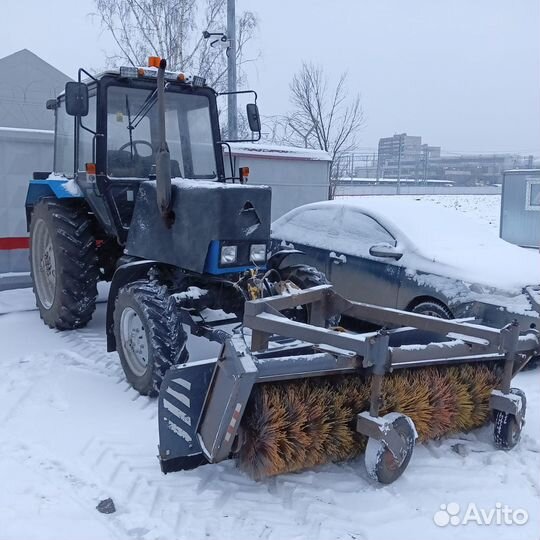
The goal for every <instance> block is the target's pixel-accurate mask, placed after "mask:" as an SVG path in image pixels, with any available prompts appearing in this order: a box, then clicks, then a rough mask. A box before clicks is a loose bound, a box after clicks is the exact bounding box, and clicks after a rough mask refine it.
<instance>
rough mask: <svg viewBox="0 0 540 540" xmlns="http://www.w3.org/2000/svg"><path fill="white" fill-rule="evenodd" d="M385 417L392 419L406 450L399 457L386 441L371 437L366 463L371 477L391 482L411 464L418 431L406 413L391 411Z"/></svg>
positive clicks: (386, 482)
mask: <svg viewBox="0 0 540 540" xmlns="http://www.w3.org/2000/svg"><path fill="white" fill-rule="evenodd" d="M383 419H387V420H391V424H392V427H393V429H394V430H395V431H396V433H397V434H398V435H399V437H400V438H401V440H402V441H403V445H404V452H403V454H402V455H401V456H400V457H399V458H397V457H396V456H394V454H393V453H392V451H391V450H390V448H389V447H388V446H387V445H386V444H385V443H384V442H382V441H379V440H377V439H374V438H372V437H370V438H369V439H368V443H367V447H366V456H365V463H366V469H367V472H368V475H369V476H370V478H372V479H373V480H376V481H377V482H380V483H381V484H391V483H392V482H394V481H395V480H397V479H398V478H399V477H400V476H401V475H402V474H403V471H404V470H405V469H406V468H407V466H408V465H409V461H410V460H411V457H412V454H413V450H414V443H415V441H416V431H415V429H414V424H413V422H412V420H411V419H410V418H409V417H407V416H405V415H404V414H397V413H390V414H387V415H386V416H384V417H383Z"/></svg>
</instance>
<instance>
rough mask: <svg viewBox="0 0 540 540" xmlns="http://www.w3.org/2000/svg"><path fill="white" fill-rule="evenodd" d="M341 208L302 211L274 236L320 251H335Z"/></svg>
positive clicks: (339, 227) (306, 209)
mask: <svg viewBox="0 0 540 540" xmlns="http://www.w3.org/2000/svg"><path fill="white" fill-rule="evenodd" d="M342 214H343V210H342V208H341V207H338V206H336V207H335V208H332V207H325V206H321V207H317V206H316V207H312V208H309V207H308V208H305V209H302V210H301V211H300V212H297V213H296V214H295V215H293V216H292V217H291V218H290V219H289V220H288V221H287V222H286V224H283V226H282V227H280V228H279V230H277V231H276V234H277V235H278V236H280V237H282V238H283V239H284V240H287V241H292V242H298V243H300V244H304V245H307V246H313V247H318V248H321V249H335V247H334V243H335V241H336V238H337V237H339V235H340V231H341V220H342Z"/></svg>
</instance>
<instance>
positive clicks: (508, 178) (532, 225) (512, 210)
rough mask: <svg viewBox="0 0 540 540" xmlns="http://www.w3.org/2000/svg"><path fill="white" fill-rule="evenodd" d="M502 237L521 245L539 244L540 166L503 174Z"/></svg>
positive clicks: (531, 245)
mask: <svg viewBox="0 0 540 540" xmlns="http://www.w3.org/2000/svg"><path fill="white" fill-rule="evenodd" d="M500 236H501V238H502V239H503V240H506V241H508V242H512V243H513V244H517V245H518V246H523V247H530V248H539V247H540V169H516V170H512V171H506V172H505V173H504V178H503V188H502V200H501V227H500Z"/></svg>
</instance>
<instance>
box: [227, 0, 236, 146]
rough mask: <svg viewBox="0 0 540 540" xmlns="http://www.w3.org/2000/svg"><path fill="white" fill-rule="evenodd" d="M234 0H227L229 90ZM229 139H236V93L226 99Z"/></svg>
mask: <svg viewBox="0 0 540 540" xmlns="http://www.w3.org/2000/svg"><path fill="white" fill-rule="evenodd" d="M235 3H236V0H227V37H228V38H229V49H228V50H227V54H228V58H227V83H228V88H227V90H228V91H229V92H236V5H235ZM227 119H228V128H229V130H228V131H229V134H228V135H229V137H228V138H229V139H238V126H237V120H238V116H237V101H236V94H233V95H229V96H228V101H227Z"/></svg>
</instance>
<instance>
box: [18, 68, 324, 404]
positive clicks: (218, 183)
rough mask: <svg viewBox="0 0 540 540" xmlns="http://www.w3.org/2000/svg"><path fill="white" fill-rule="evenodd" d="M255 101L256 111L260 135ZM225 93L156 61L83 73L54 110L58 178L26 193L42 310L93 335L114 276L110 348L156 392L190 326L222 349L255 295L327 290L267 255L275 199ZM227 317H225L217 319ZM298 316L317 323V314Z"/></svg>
mask: <svg viewBox="0 0 540 540" xmlns="http://www.w3.org/2000/svg"><path fill="white" fill-rule="evenodd" d="M82 77H86V79H85V80H84V81H82V80H81V79H82ZM245 93H247V91H246V92H245ZM252 94H253V95H254V96H255V100H254V103H251V104H249V105H247V108H246V113H247V118H248V123H249V127H250V129H251V131H252V132H253V136H252V139H250V140H253V139H256V140H258V138H260V130H261V126H260V118H259V113H258V108H257V105H256V97H257V96H256V94H255V93H254V92H252ZM217 95H218V94H217V93H216V92H215V91H214V90H213V89H212V88H209V87H208V86H207V85H206V84H205V81H204V80H203V79H202V78H200V77H193V78H192V79H189V78H187V77H186V76H185V75H184V74H183V73H176V72H171V71H167V69H166V62H165V61H164V60H160V59H159V58H153V59H151V62H150V65H149V67H140V68H135V67H122V68H120V69H119V70H114V71H107V72H105V73H103V74H102V75H100V76H97V77H94V76H93V75H91V74H90V73H88V72H86V71H85V70H83V69H81V70H79V77H78V82H69V83H67V84H66V88H65V92H64V93H62V94H61V95H60V96H59V97H58V98H57V99H54V100H51V101H49V102H47V108H48V109H52V110H54V112H55V117H56V129H55V147H54V148H55V149H54V172H37V173H34V178H33V180H31V182H30V185H29V188H28V194H27V198H26V215H27V223H28V230H29V232H30V239H31V248H30V261H31V273H32V280H33V287H34V292H35V296H36V301H37V306H38V308H39V312H40V314H41V317H42V319H43V321H44V322H45V324H47V325H48V326H49V327H51V328H56V329H58V330H69V329H74V328H80V327H83V326H84V325H86V324H87V323H88V322H89V321H90V319H91V318H92V314H93V312H94V310H95V305H96V297H97V283H98V281H100V280H107V281H111V286H110V292H109V298H108V305H107V322H106V332H107V349H108V351H114V350H117V351H118V354H119V356H120V360H121V363H122V366H123V369H124V371H125V374H126V378H127V380H128V381H129V382H130V383H131V384H132V385H133V387H134V388H135V389H137V390H138V391H139V392H140V393H141V394H145V395H156V394H157V392H158V390H159V387H160V384H161V382H162V380H163V377H164V376H165V373H166V371H167V370H168V369H169V368H170V367H171V366H173V365H177V364H182V363H184V362H186V361H187V359H188V352H187V349H186V341H187V335H186V332H185V330H184V326H183V325H184V324H188V325H189V326H190V327H191V330H192V332H194V333H195V334H197V335H203V336H206V337H208V338H210V339H213V340H216V341H223V340H224V339H225V336H226V334H225V333H224V332H223V330H222V329H220V328H223V326H224V325H230V324H232V323H236V322H240V321H241V319H242V317H243V311H244V304H245V302H246V301H247V300H253V299H256V298H262V297H267V296H274V295H279V294H282V293H283V292H287V291H290V290H291V288H296V289H305V288H309V287H311V286H314V285H320V284H323V283H325V282H326V280H325V277H324V275H322V274H320V273H319V272H317V271H316V270H315V269H313V268H310V267H306V266H303V265H294V266H287V267H283V264H284V259H285V257H286V256H287V255H288V254H289V252H287V251H280V252H277V253H274V254H273V256H272V257H270V258H268V257H267V251H268V247H269V239H270V204H271V191H270V188H268V187H266V186H257V185H247V184H246V181H247V175H248V174H249V171H248V170H246V169H245V168H242V169H239V170H238V171H235V170H234V167H233V160H232V158H231V153H230V147H228V144H227V143H228V142H231V141H224V140H222V138H221V134H220V133H221V131H220V127H219V121H218V107H217V104H216V97H217ZM235 142H236V141H235ZM224 149H226V150H228V158H229V159H227V160H224ZM225 162H228V163H227V167H226V166H225ZM216 310H221V314H222V316H221V317H218V318H217V320H209V318H208V315H207V314H208V312H209V311H216ZM223 313H226V314H227V316H223ZM289 315H290V316H291V317H294V318H296V319H299V320H300V319H302V320H304V321H306V320H307V318H308V317H309V312H308V310H306V309H303V308H302V309H300V308H298V309H295V310H293V311H292V312H291V313H289Z"/></svg>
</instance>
